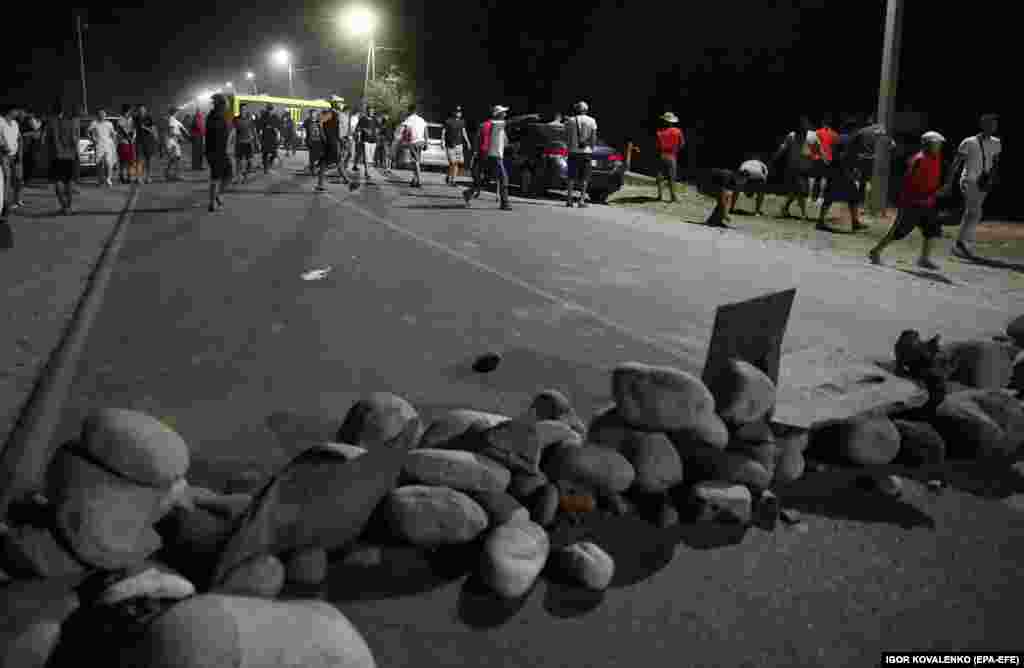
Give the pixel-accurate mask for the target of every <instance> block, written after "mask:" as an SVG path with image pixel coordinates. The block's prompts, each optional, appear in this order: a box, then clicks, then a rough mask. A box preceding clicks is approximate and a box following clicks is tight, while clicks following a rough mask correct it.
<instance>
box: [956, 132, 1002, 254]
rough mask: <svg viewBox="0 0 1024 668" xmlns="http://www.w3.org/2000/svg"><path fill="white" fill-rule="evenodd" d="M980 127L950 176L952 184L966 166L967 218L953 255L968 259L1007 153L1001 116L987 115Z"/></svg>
mask: <svg viewBox="0 0 1024 668" xmlns="http://www.w3.org/2000/svg"><path fill="white" fill-rule="evenodd" d="M980 126H981V132H979V133H978V134H976V135H974V136H971V137H968V138H967V139H965V140H963V141H962V142H960V147H959V148H958V149H957V155H956V160H954V162H953V168H952V169H951V170H950V174H949V177H948V178H949V180H950V181H951V180H952V178H953V175H954V174H956V172H957V170H958V169H960V167H961V166H962V167H963V173H962V174H961V175H960V183H959V187H960V190H961V192H963V194H964V215H963V219H962V220H961V222H960V234H959V235H958V236H957V240H956V244H955V245H954V246H953V254H954V255H956V256H958V257H962V258H968V259H970V258H973V257H974V244H975V241H976V240H977V238H976V237H977V232H978V224H979V223H980V222H981V217H982V214H983V210H982V207H983V206H984V205H985V199H986V198H987V197H988V194H989V192H991V191H992V188H993V187H994V186H995V185H996V184H997V183H998V181H999V155H1000V154H1001V153H1002V151H1003V145H1002V142H1000V141H999V138H998V137H996V136H995V133H996V132H997V131H998V130H999V116H998V115H996V114H985V115H984V116H982V117H981V121H980Z"/></svg>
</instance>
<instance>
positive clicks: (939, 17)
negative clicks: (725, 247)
mask: <svg viewBox="0 0 1024 668" xmlns="http://www.w3.org/2000/svg"><path fill="white" fill-rule="evenodd" d="M371 5H372V7H373V8H374V9H375V10H376V11H377V12H378V13H379V15H380V16H381V19H382V22H381V25H380V27H379V29H378V32H377V43H378V45H380V46H386V47H400V48H404V49H405V51H404V52H392V51H380V52H378V56H377V68H378V71H381V70H383V69H384V68H385V67H386V66H387V65H388V64H391V63H397V64H402V65H404V66H405V67H407V68H408V69H409V70H411V71H413V72H414V73H415V76H416V78H417V80H418V82H419V84H420V88H419V90H420V99H421V101H422V103H423V105H424V107H425V112H426V113H425V115H426V116H427V117H428V119H429V120H441V119H442V118H443V117H444V115H445V113H446V111H447V109H449V108H450V107H451V106H453V105H455V104H461V105H463V106H464V107H465V108H466V116H467V119H468V120H470V121H471V122H475V121H478V120H479V119H480V118H481V117H482V116H483V114H484V113H485V112H486V110H487V108H488V107H489V106H490V105H491V104H495V103H502V104H506V105H508V106H511V107H512V108H513V112H512V113H513V114H515V113H519V112H528V111H538V110H539V111H551V110H554V109H560V110H567V109H568V107H569V106H570V105H571V104H572V103H573V102H574V101H576V100H578V99H585V100H587V101H588V102H589V103H590V105H591V109H592V113H593V115H594V116H595V117H596V118H597V119H598V123H599V126H600V128H601V130H600V132H601V135H602V137H603V138H604V139H605V140H606V141H609V142H610V143H612V144H613V145H616V146H620V147H622V146H624V144H625V142H626V141H636V142H639V143H640V147H641V150H642V153H641V154H640V156H639V157H638V158H637V159H636V160H635V163H634V166H636V167H639V168H642V167H643V166H644V163H645V161H646V160H647V159H649V158H650V155H649V154H650V153H651V150H650V136H651V132H652V130H653V119H654V118H655V117H656V116H657V115H658V114H660V113H661V112H663V111H665V110H666V109H672V110H673V111H675V113H676V114H678V115H679V116H680V117H681V119H682V121H683V122H682V125H683V127H684V129H687V130H690V133H689V134H690V138H691V139H694V140H695V141H694V142H692V144H695V148H696V155H697V156H698V158H697V162H698V164H699V165H701V166H705V167H710V166H730V165H734V164H738V162H739V161H740V160H741V159H742V158H743V157H744V156H745V154H747V153H749V152H752V151H753V152H771V151H772V150H773V149H774V148H775V146H776V145H777V142H778V141H779V139H780V138H781V137H782V136H783V135H784V134H785V133H786V132H788V131H789V130H791V129H792V128H793V126H794V125H795V124H796V122H797V120H798V118H799V115H800V114H801V113H807V114H810V115H811V116H812V117H814V118H815V120H817V119H818V118H819V117H820V115H821V114H822V113H823V112H834V113H836V114H837V115H841V114H843V113H845V112H854V113H870V112H873V111H874V110H875V108H876V106H877V99H878V80H879V73H880V69H881V51H882V37H883V32H884V22H885V2H884V0H865V1H864V2H857V3H851V2H849V1H848V0H789V1H786V0H780V1H778V2H772V3H768V2H754V1H748V0H739V1H734V2H706V3H680V2H676V3H672V2H663V1H655V0H631V1H630V2H625V1H623V0H593V1H592V2H539V1H537V0H519V1H517V2H509V1H508V0H506V1H505V2H498V1H497V0H477V1H473V0H446V1H445V2H417V1H416V0H377V1H375V2H373V3H371ZM22 7H25V6H24V5H22ZM58 7H59V6H58ZM343 8H344V4H343V3H307V4H303V5H299V4H294V5H289V4H286V3H275V4H271V3H265V4H259V3H254V4H251V5H249V6H243V5H239V4H237V3H225V4H199V5H195V6H190V5H181V6H173V5H171V6H169V5H166V4H154V5H152V6H143V7H137V8H130V9H122V8H109V7H93V8H88V9H86V10H83V11H84V14H85V16H86V21H87V23H88V25H89V28H88V30H87V31H86V33H85V43H86V66H87V70H88V85H89V103H90V106H91V107H96V106H97V105H105V106H108V107H113V108H119V107H120V105H121V104H122V103H126V102H147V103H149V105H150V106H151V107H152V108H156V109H162V108H164V107H166V106H168V105H169V104H172V103H179V102H184V101H186V100H190V99H192V98H194V97H195V94H196V92H197V91H198V90H200V89H201V88H203V87H205V86H209V85H220V84H223V83H224V82H226V81H229V80H230V81H232V82H234V83H235V84H236V85H237V86H239V87H241V86H242V85H244V84H245V83H246V82H245V79H244V72H245V71H246V69H251V70H253V71H255V72H256V73H257V76H258V77H259V81H260V85H261V87H263V88H266V89H269V91H270V92H271V93H276V94H285V93H287V74H286V71H285V70H283V69H278V68H275V67H273V66H271V65H270V63H269V54H270V52H271V51H272V50H273V48H274V47H276V46H278V45H283V46H286V47H288V48H289V49H290V50H291V51H292V52H293V53H294V54H295V60H296V64H297V65H298V66H300V67H301V66H304V65H311V64H318V65H320V66H321V67H320V69H317V70H315V71H312V72H297V73H296V74H295V89H296V94H297V95H299V96H317V97H319V96H322V95H326V94H329V93H337V94H340V95H342V96H343V97H345V98H346V99H349V100H357V99H358V97H359V95H360V92H361V89H362V81H363V76H364V68H365V63H366V47H365V42H361V43H360V42H359V41H357V40H355V39H353V38H352V37H350V36H348V35H347V34H346V33H345V32H344V30H342V28H341V27H340V26H339V23H338V21H337V16H338V15H339V13H340V11H341V10H342V9H343ZM1012 8H1013V3H1004V2H993V1H988V0H980V1H975V2H972V3H969V4H968V5H963V4H953V3H945V4H943V3H930V2H928V3H926V2H921V1H920V0H907V2H906V8H905V15H904V23H903V43H902V49H901V64H900V65H901V66H900V70H901V71H900V79H899V82H898V86H897V108H898V109H899V110H901V111H912V112H918V113H923V114H926V118H927V120H926V122H925V123H926V125H927V126H928V127H927V128H917V127H912V126H913V125H914V124H913V123H911V124H910V127H908V128H907V129H908V131H910V132H914V133H916V132H918V131H919V130H923V129H935V130H938V131H939V132H941V133H942V134H944V135H946V137H947V139H949V140H950V142H951V144H952V146H950V147H949V149H948V150H953V148H955V144H956V143H957V142H959V141H960V140H961V139H962V138H963V137H965V136H967V135H969V134H972V133H974V132H976V131H977V130H976V127H975V126H976V119H977V116H978V114H979V113H981V112H984V111H997V112H1000V113H1001V114H1003V118H1002V123H1001V128H1000V132H999V134H1000V136H1001V137H1002V138H1003V140H1004V150H1005V155H1004V161H1003V164H1004V168H1005V170H1004V185H1003V186H1002V187H1001V188H999V189H997V190H996V191H995V192H994V193H993V194H992V196H991V198H990V200H989V204H988V205H987V206H986V216H987V217H990V218H991V217H1000V218H1020V217H1021V216H1020V214H1017V213H1016V212H1015V211H1013V210H1012V207H1011V204H1012V202H1011V201H1010V198H1009V194H1008V191H1009V190H1010V184H1011V183H1012V182H1013V175H1015V174H1016V173H1018V172H1019V171H1020V167H1019V166H1018V165H1020V163H1021V160H1020V159H1019V158H1017V157H1016V156H1015V151H1014V136H1015V133H1016V131H1017V129H1016V119H1015V114H1014V112H1015V111H1016V106H1015V104H1014V103H1012V101H1011V100H1012V99H1013V98H1015V97H1017V95H1018V91H1017V90H1016V88H1017V87H1016V86H1014V85H1013V84H1012V82H1013V81H1014V80H1015V78H1016V77H1015V76H1014V75H1015V70H1014V67H1015V66H1014V64H1013V63H1014V61H1015V60H1016V59H1015V58H1013V57H1012V56H1011V52H1012V47H1013V44H1014V43H1013V41H1011V40H1013V39H1015V38H1016V37H1017V33H1018V32H1019V29H1018V25H1019V24H1018V23H1017V22H1016V21H1015V20H1014V11H1013V9H1012ZM62 11H63V14H61V12H62ZM21 24H22V25H24V26H25V27H26V30H25V32H24V33H23V34H21V35H20V40H19V39H15V40H7V41H5V42H4V43H3V46H2V47H0V48H2V55H3V62H4V63H5V64H6V65H7V67H6V68H5V70H6V73H7V74H10V75H12V76H11V80H10V82H7V83H5V85H4V87H3V88H4V89H5V90H6V95H5V96H4V97H6V98H9V99H10V101H17V102H19V103H23V104H28V105H30V106H32V107H34V108H37V109H40V108H44V107H46V106H48V105H49V103H50V102H51V101H52V100H53V98H54V97H56V96H57V95H60V94H63V95H64V96H65V97H66V99H68V100H69V101H73V102H75V103H76V104H77V103H78V102H80V99H81V92H80V85H79V83H78V57H77V56H78V52H77V46H76V42H75V32H74V14H73V10H71V9H65V10H60V9H56V10H54V11H53V12H51V13H50V15H49V16H47V17H46V20H45V22H42V23H41V22H39V20H38V17H35V18H31V17H22V22H21ZM31 26H39V29H38V30H37V29H34V28H32V27H31ZM16 37H17V35H16ZM5 78H6V74H5ZM837 120H838V119H837ZM701 125H702V126H703V128H702V129H698V128H699V127H700V126H701Z"/></svg>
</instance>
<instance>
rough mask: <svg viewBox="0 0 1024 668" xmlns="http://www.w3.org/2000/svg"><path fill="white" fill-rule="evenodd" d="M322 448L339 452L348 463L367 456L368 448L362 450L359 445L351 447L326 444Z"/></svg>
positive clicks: (348, 445)
mask: <svg viewBox="0 0 1024 668" xmlns="http://www.w3.org/2000/svg"><path fill="white" fill-rule="evenodd" d="M320 447H321V448H328V449H330V450H333V451H335V452H337V453H338V454H339V455H341V456H342V457H344V458H345V460H346V461H352V460H353V459H355V458H356V457H360V456H362V455H365V454H366V448H361V447H359V446H358V445H350V444H348V443H324V444H323V445H321V446H320Z"/></svg>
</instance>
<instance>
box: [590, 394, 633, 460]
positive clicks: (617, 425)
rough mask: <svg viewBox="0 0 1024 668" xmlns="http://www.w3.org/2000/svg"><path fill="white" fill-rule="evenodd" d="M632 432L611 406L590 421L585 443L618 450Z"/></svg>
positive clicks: (613, 406)
mask: <svg viewBox="0 0 1024 668" xmlns="http://www.w3.org/2000/svg"><path fill="white" fill-rule="evenodd" d="M634 431H636V430H634V429H633V428H632V427H631V426H630V425H629V424H627V423H626V421H625V420H624V419H623V418H622V415H621V414H619V411H618V410H617V409H616V406H615V404H612V405H611V406H608V407H607V408H605V409H603V410H601V411H598V413H597V414H596V415H594V418H593V419H592V420H591V421H590V429H589V430H588V431H587V442H588V443H593V444H595V445H603V446H605V447H609V448H613V449H615V450H619V449H620V448H621V447H622V445H623V443H625V441H626V439H628V438H629V437H630V436H631V435H632V433H633V432H634Z"/></svg>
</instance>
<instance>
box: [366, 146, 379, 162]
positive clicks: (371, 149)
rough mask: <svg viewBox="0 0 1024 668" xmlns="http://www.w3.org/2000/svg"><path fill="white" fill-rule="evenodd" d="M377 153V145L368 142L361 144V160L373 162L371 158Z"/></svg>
mask: <svg viewBox="0 0 1024 668" xmlns="http://www.w3.org/2000/svg"><path fill="white" fill-rule="evenodd" d="M376 153H377V145H376V144H374V143H371V142H368V141H365V142H363V159H365V160H367V161H369V162H373V156H374V154H376Z"/></svg>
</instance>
